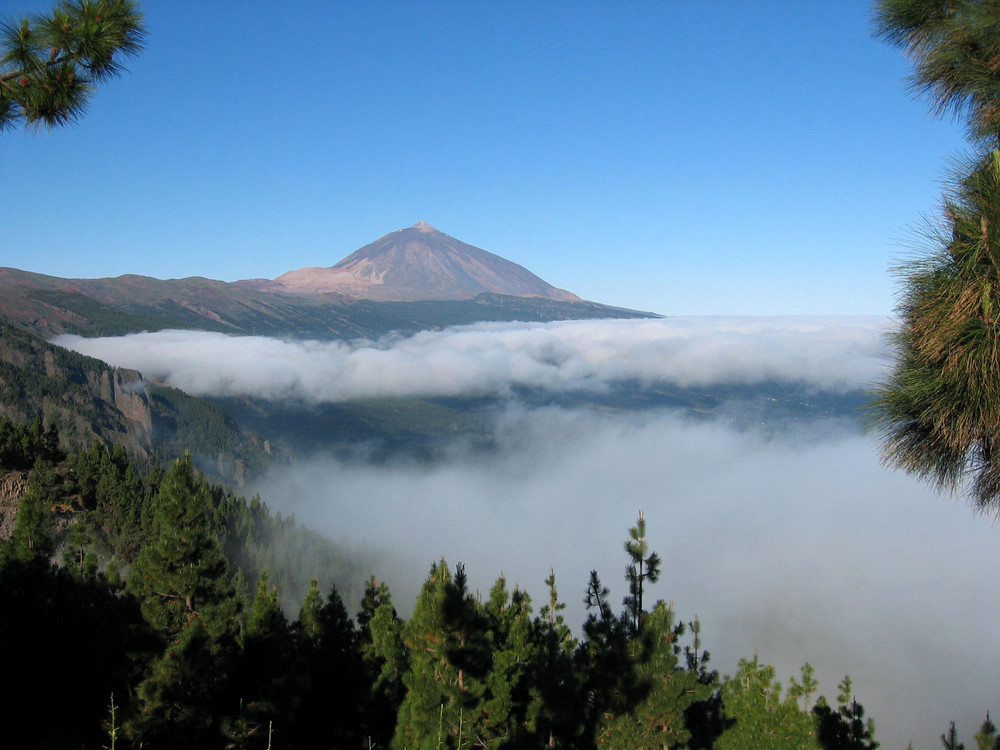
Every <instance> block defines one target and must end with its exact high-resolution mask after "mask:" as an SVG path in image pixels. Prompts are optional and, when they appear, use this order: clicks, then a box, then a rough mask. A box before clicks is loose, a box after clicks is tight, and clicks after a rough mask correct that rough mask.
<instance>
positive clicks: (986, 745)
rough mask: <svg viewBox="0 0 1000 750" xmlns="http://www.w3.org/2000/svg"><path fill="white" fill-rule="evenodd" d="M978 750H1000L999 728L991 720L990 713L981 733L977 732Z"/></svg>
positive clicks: (980, 729)
mask: <svg viewBox="0 0 1000 750" xmlns="http://www.w3.org/2000/svg"><path fill="white" fill-rule="evenodd" d="M976 750H1000V737H998V736H997V726H996V724H994V723H993V721H992V719H990V713H989V711H987V712H986V719H985V720H984V721H983V723H982V726H980V727H979V731H978V732H976Z"/></svg>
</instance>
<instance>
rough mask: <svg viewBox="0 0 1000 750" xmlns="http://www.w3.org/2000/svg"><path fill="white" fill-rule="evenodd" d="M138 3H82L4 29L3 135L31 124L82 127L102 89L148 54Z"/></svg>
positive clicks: (0, 49)
mask: <svg viewBox="0 0 1000 750" xmlns="http://www.w3.org/2000/svg"><path fill="white" fill-rule="evenodd" d="M144 33H145V32H144V29H143V26H142V15H141V14H140V13H139V10H138V7H137V5H136V4H135V3H134V2H132V0H75V1H72V2H71V1H69V0H66V1H64V2H60V3H59V4H58V5H56V7H55V10H53V11H51V12H49V13H46V14H39V15H36V16H32V17H30V18H22V19H19V20H17V21H6V22H4V23H2V24H0V131H2V130H4V129H5V128H13V127H14V126H15V124H16V123H17V122H18V121H19V120H21V119H23V120H24V121H25V122H27V123H28V124H29V125H31V124H35V123H38V124H45V125H47V126H49V127H53V126H56V125H65V124H66V123H69V122H72V121H74V120H76V119H77V118H78V117H79V116H80V115H81V114H82V112H83V110H84V109H85V108H86V105H87V101H88V100H89V99H90V96H91V94H92V93H93V91H94V84H96V83H98V82H101V81H104V80H107V79H108V78H112V77H114V76H117V75H120V74H121V73H122V72H123V70H124V68H123V67H122V64H121V58H122V57H123V56H128V55H135V54H138V52H139V51H140V50H141V49H142V38H143V35H144Z"/></svg>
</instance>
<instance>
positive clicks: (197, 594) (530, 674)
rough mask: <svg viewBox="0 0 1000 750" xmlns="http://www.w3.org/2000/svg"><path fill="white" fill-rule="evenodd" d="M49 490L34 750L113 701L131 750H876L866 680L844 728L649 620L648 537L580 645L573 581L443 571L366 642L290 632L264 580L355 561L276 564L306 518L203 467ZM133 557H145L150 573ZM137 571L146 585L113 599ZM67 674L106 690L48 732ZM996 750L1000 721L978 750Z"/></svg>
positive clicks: (17, 543)
mask: <svg viewBox="0 0 1000 750" xmlns="http://www.w3.org/2000/svg"><path fill="white" fill-rule="evenodd" d="M29 487H30V490H29V493H28V496H26V499H27V502H25V501H22V511H23V513H24V514H25V516H24V518H23V519H21V520H20V522H19V524H18V531H17V532H16V533H15V536H14V538H13V539H12V540H11V541H10V542H9V543H8V544H6V545H4V547H3V550H2V554H0V563H2V564H0V637H4V638H6V639H8V642H12V643H18V644H19V645H20V646H21V647H20V648H18V649H5V650H4V653H3V654H2V655H0V659H2V660H3V661H0V667H2V668H3V669H4V674H5V677H6V676H7V675H8V674H10V675H14V679H20V680H21V682H23V684H24V685H25V686H27V689H29V690H31V691H34V692H33V693H32V694H31V696H30V697H29V696H28V695H22V696H19V697H18V699H17V702H15V704H14V705H15V708H17V710H18V711H22V710H23V715H24V716H25V717H36V716H37V719H34V721H35V723H36V724H38V725H39V726H41V725H42V724H44V727H43V728H41V729H39V730H38V736H37V738H32V739H33V742H32V746H39V747H65V746H81V745H82V746H98V745H99V744H100V743H102V742H104V741H105V740H104V737H105V736H106V735H105V736H102V735H101V734H100V732H101V726H102V722H103V721H104V720H105V719H106V718H108V707H109V705H110V702H111V700H112V699H113V700H114V701H115V703H116V717H115V721H116V725H117V726H118V727H119V729H120V732H119V734H118V738H117V741H118V743H119V744H120V745H121V744H122V743H128V744H129V745H130V746H132V747H140V746H142V747H153V748H155V747H191V748H202V747H204V748H221V747H231V748H262V749H263V748H266V747H274V748H277V747H286V748H302V749H303V750H305V749H306V748H308V749H309V750H312V749H314V748H374V747H382V748H385V747H398V748H407V750H409V748H434V750H438V749H439V748H454V749H456V750H457V749H458V748H492V749H494V750H502V749H507V750H510V749H511V748H543V747H544V748H577V749H580V750H589V749H590V748H598V747H610V748H627V749H628V750H632V749H642V748H653V747H656V748H660V747H664V746H668V747H672V748H687V749H688V750H695V749H696V748H699V749H700V748H712V747H715V748H720V750H725V748H741V747H748V748H749V747H754V748H756V747H774V748H783V747H789V748H791V747H795V748H809V747H815V748H820V747H823V748H838V749H839V748H850V749H851V750H871V749H872V748H875V747H877V743H875V741H874V738H873V736H872V728H871V725H870V724H869V723H868V722H866V721H865V720H864V711H863V709H862V708H861V707H860V705H858V704H857V702H856V701H854V699H853V696H851V695H850V686H849V684H848V683H847V682H846V681H845V683H844V684H843V685H842V686H841V695H840V696H839V700H840V705H839V707H838V708H837V709H836V710H834V709H832V708H830V707H829V706H827V704H826V702H825V700H823V699H822V698H820V699H819V700H818V701H817V705H816V707H815V708H814V709H813V710H812V712H810V710H809V704H810V702H811V699H812V696H813V695H814V694H815V693H816V690H817V685H816V681H815V679H814V678H813V676H812V671H811V668H809V667H808V665H806V667H804V668H803V671H802V675H801V677H800V678H799V679H793V680H792V683H791V687H790V689H789V690H788V692H787V694H786V695H784V696H782V693H781V687H780V685H778V684H777V683H776V682H775V681H774V670H773V669H772V668H771V667H769V666H767V665H761V664H760V663H759V662H758V661H757V660H756V659H754V660H753V661H752V662H750V661H745V660H744V661H743V662H741V663H740V670H739V672H738V673H737V675H736V676H734V677H733V678H727V680H725V681H724V682H723V683H722V684H721V685H720V683H719V680H718V675H717V673H716V672H714V671H711V670H709V669H708V667H707V664H708V660H709V655H708V652H707V651H705V650H704V649H703V648H702V643H701V639H700V633H701V626H700V622H699V621H698V619H697V618H695V619H694V620H693V621H692V622H690V623H687V624H685V623H681V622H679V621H677V620H676V618H675V615H674V612H673V610H672V608H671V607H670V606H668V605H666V604H665V603H663V602H662V601H658V602H657V603H656V604H655V605H653V606H652V607H651V608H647V607H646V606H645V605H644V604H643V602H644V601H645V600H646V599H647V598H648V595H649V591H648V590H645V586H646V585H648V584H649V583H652V582H653V581H654V577H653V576H652V575H650V574H649V572H650V571H651V570H657V571H658V569H659V564H658V558H656V557H655V554H653V553H650V552H649V550H648V547H647V545H646V534H645V527H644V524H642V523H640V524H637V526H636V527H633V529H631V530H630V537H629V542H627V543H626V551H627V553H628V557H629V561H630V565H629V566H628V568H627V571H626V583H628V584H629V596H627V597H626V598H625V600H624V605H625V606H624V608H623V609H622V611H621V612H620V613H616V612H614V611H613V610H612V607H611V605H610V603H609V597H610V593H609V591H608V589H607V588H605V587H604V586H603V584H602V583H601V581H600V578H599V577H598V575H597V573H596V572H594V573H592V574H591V579H590V582H589V584H588V587H587V596H586V603H587V606H588V609H589V616H588V618H587V621H586V623H585V625H584V628H583V638H582V640H581V641H579V642H578V641H577V640H576V639H575V638H574V637H573V635H572V633H571V632H570V630H569V628H568V627H567V626H566V624H565V622H564V621H563V618H562V615H561V612H562V610H563V609H564V607H565V605H564V604H562V603H561V602H560V601H559V597H558V593H557V591H556V586H555V577H554V575H550V576H549V578H548V579H547V580H546V585H547V586H548V590H549V594H548V597H547V601H546V602H545V603H544V605H543V606H542V608H541V610H540V612H539V613H538V615H537V616H535V615H533V613H532V607H531V601H530V599H529V597H528V596H527V594H525V593H524V592H523V591H521V590H520V589H519V588H517V587H514V588H513V589H512V590H511V589H509V588H508V586H507V582H506V580H505V579H504V578H503V576H500V577H499V578H498V579H497V580H496V582H495V584H494V585H493V587H492V588H491V589H490V591H489V592H488V594H487V595H486V596H485V597H484V596H483V595H481V594H480V593H479V592H474V591H471V590H470V589H469V585H468V583H467V579H466V575H465V570H464V568H463V567H462V566H461V565H459V566H457V567H456V568H455V570H454V573H452V572H451V571H450V570H449V569H448V567H447V566H446V565H445V563H444V561H443V560H442V561H441V562H440V563H438V564H435V565H433V566H432V567H431V570H430V572H429V574H428V577H427V580H426V581H425V583H424V586H423V589H422V590H421V593H420V595H419V597H418V599H417V602H416V604H415V606H414V610H413V614H412V616H411V617H410V618H409V620H406V621H403V620H401V619H400V618H399V617H398V615H397V613H396V610H395V608H394V606H393V602H392V598H391V596H390V593H389V590H388V588H387V587H386V586H385V584H384V583H378V582H376V580H375V579H374V578H371V579H369V581H368V585H367V587H366V588H365V589H364V592H363V594H361V595H359V597H358V598H359V599H360V601H361V607H360V611H359V613H358V617H357V626H355V624H354V622H352V620H351V617H350V616H349V614H348V610H347V607H346V606H345V604H344V600H343V598H342V597H341V594H340V593H339V591H338V589H337V588H335V587H331V588H330V589H329V595H328V596H327V598H326V599H324V598H323V597H322V596H321V594H320V585H319V583H318V581H317V579H316V578H313V579H312V580H311V581H310V583H309V585H308V588H307V590H306V592H305V594H304V596H303V597H302V605H301V609H300V611H299V616H298V619H297V620H296V621H295V622H294V623H291V624H289V622H288V620H287V618H286V615H285V614H284V611H283V608H282V606H281V601H282V597H281V596H279V591H280V586H277V585H275V582H276V581H277V580H279V578H281V579H282V580H290V581H294V580H297V577H296V576H295V575H291V574H290V573H288V572H287V571H286V572H285V573H283V574H281V575H280V576H279V575H276V574H274V573H272V571H271V569H269V568H267V567H266V566H264V565H262V562H263V561H266V560H279V559H280V560H286V561H288V560H290V559H295V560H297V561H299V562H301V560H302V559H314V560H325V559H329V560H330V561H331V562H330V564H331V565H332V566H333V567H337V566H338V565H340V563H337V561H336V555H335V553H334V552H329V553H324V555H319V556H316V557H311V558H288V557H285V556H283V555H278V554H276V553H275V552H274V547H275V546H276V545H283V546H284V545H286V544H289V543H291V544H292V546H294V542H295V539H296V534H297V533H298V532H297V531H296V529H297V527H296V526H295V523H294V520H293V519H282V518H280V517H274V516H272V515H271V514H270V512H269V511H268V509H267V507H266V505H265V504H264V503H263V502H261V501H260V499H259V498H252V499H251V500H250V501H249V502H248V501H247V500H246V499H244V498H242V497H237V496H235V495H234V494H233V493H231V492H230V491H227V490H225V489H223V488H221V487H218V486H215V485H212V484H210V483H209V482H208V481H207V480H206V479H205V477H204V476H202V475H200V474H198V472H197V471H196V470H195V469H194V466H193V464H192V462H191V460H190V459H182V460H179V461H177V462H175V463H174V464H172V465H171V466H170V467H169V468H168V469H167V470H166V471H161V470H154V471H152V472H150V473H149V474H147V475H146V476H145V477H141V478H140V477H139V476H138V474H137V473H136V472H135V470H134V468H133V466H132V464H131V463H130V462H129V459H128V457H127V455H126V453H125V452H124V450H123V449H121V448H115V449H113V450H110V451H109V450H108V449H106V448H105V447H104V446H103V444H101V443H97V442H95V443H93V444H92V445H91V447H90V448H89V449H88V450H87V451H86V452H84V453H80V454H73V455H71V456H69V457H67V458H65V459H64V460H62V461H61V462H59V463H56V464H48V463H46V462H44V461H39V462H37V464H36V467H35V469H34V470H33V471H32V474H31V476H30V483H29ZM32 493H34V494H35V498H36V499H43V498H44V501H43V502H37V503H33V502H32V498H31V497H29V496H30V495H31V494H32ZM40 508H41V509H43V510H45V513H43V514H40V515H39V516H38V517H37V518H36V517H35V516H33V515H32V514H33V513H35V512H36V511H37V510H38V509H40ZM52 508H57V509H58V512H59V513H60V514H61V515H63V516H64V517H65V518H66V520H67V521H68V522H69V523H68V531H67V532H65V533H64V534H62V535H61V536H58V537H50V536H48V535H47V532H46V531H45V529H46V524H47V523H48V522H49V521H51V518H52V513H51V509H52ZM642 520H643V519H642V517H641V516H640V522H642ZM39 530H41V531H39ZM27 539H30V540H32V541H31V544H26V543H25V541H24V540H27ZM57 541H58V543H59V544H61V545H62V546H61V548H62V550H63V553H62V554H61V555H59V554H58V553H55V554H53V553H54V551H55V550H56V546H55V542H57ZM305 546H308V545H305ZM329 549H330V548H329V547H328V550H329ZM129 550H139V552H138V553H137V554H135V555H134V558H133V559H132V564H131V566H129V565H128V564H127V562H128V559H129ZM326 554H329V557H328V558H327V557H325V555H326ZM109 558H110V559H109ZM50 559H57V560H62V564H63V567H62V568H55V567H52V566H51V564H50V562H49V560H50ZM651 561H652V562H651ZM105 563H106V568H105V570H106V573H105V574H102V573H101V572H100V567H101V565H103V564H105ZM119 563H121V566H120V568H119ZM119 569H122V570H124V571H125V572H126V574H127V577H128V584H127V587H125V586H122V585H119V584H114V583H113V581H115V580H116V577H117V572H116V571H118V570H119ZM265 570H267V572H266V573H265V572H264V571H265ZM248 580H249V581H250V584H249V585H248V584H247V581H248ZM248 588H250V589H251V590H253V591H254V594H253V595H252V596H249V595H248V593H247V590H248ZM286 609H287V607H286ZM22 615H23V617H22ZM636 616H638V618H639V622H638V623H636V622H635V617H636ZM686 633H690V634H691V636H692V640H691V642H690V643H688V644H684V643H682V640H683V638H684V636H685V634H686ZM81 638H82V639H85V641H81V640H79V639H81ZM64 642H65V643H68V644H71V645H69V646H67V647H66V648H61V647H60V646H61V644H63V643H64ZM53 644H58V645H56V646H55V647H54V646H53ZM84 644H85V645H84ZM67 653H69V654H70V656H69V657H67ZM50 662H51V663H52V665H51V666H49V664H50ZM36 665H40V667H41V668H42V669H43V670H45V671H44V672H41V673H40V672H36V671H32V670H34V668H35V666H36ZM102 670H103V671H102ZM95 674H97V676H96V677H95V676H94V675H95ZM19 675H24V676H23V679H22V678H20V677H19ZM81 675H82V677H81ZM50 678H51V679H56V680H58V681H59V682H60V683H62V682H66V683H69V682H72V681H73V680H77V681H79V680H80V679H85V680H86V682H87V686H88V688H87V690H86V691H85V693H86V695H84V696H76V697H75V699H74V701H73V702H72V707H71V708H69V709H66V708H62V709H61V710H60V712H59V717H58V720H49V721H43V719H44V717H45V715H46V713H45V712H47V711H48V710H49V706H48V704H46V703H45V702H42V701H39V700H38V699H37V696H38V695H41V694H42V691H44V690H51V684H50V682H49V679H50ZM101 691H104V692H101ZM112 694H113V696H114V698H112ZM32 701H33V702H32ZM32 711H34V713H32ZM991 741H993V742H994V743H995V728H992V725H991V724H989V723H988V722H987V724H984V726H983V729H982V730H981V732H980V735H977V743H979V745H980V748H981V750H982V749H983V748H988V747H990V744H989V743H990V742H991ZM956 742H957V740H956ZM983 743H985V744H983ZM991 750H996V748H995V747H993V748H991Z"/></svg>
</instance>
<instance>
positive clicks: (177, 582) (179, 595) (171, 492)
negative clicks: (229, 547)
mask: <svg viewBox="0 0 1000 750" xmlns="http://www.w3.org/2000/svg"><path fill="white" fill-rule="evenodd" d="M211 507H212V506H211V495H210V490H209V487H208V485H207V484H206V483H205V481H204V479H202V478H200V477H199V476H197V475H196V474H195V472H194V469H193V468H192V466H191V462H190V460H187V459H181V460H179V461H176V462H175V463H174V464H173V465H172V466H171V467H170V469H169V470H168V471H167V472H166V474H164V476H163V481H162V482H161V484H160V490H159V493H158V494H157V497H156V499H155V500H154V503H153V518H152V524H151V527H150V538H149V541H148V543H147V544H146V546H145V547H143V549H142V551H141V552H140V553H139V556H138V557H137V558H136V560H135V564H134V565H133V568H132V574H131V576H130V577H129V588H130V589H131V591H132V592H133V593H134V594H135V595H136V596H137V597H139V599H140V601H141V602H142V608H143V613H144V615H145V616H146V619H147V620H148V621H149V622H150V623H151V624H152V625H153V626H154V627H155V628H156V629H157V630H159V631H160V632H162V633H164V635H166V636H167V637H170V638H173V637H175V636H176V635H177V634H178V633H179V632H180V631H181V630H182V629H183V628H184V626H185V625H187V624H189V623H190V622H191V621H193V620H195V619H198V617H199V615H200V614H201V613H202V612H203V610H205V609H206V608H207V609H209V610H211V608H212V607H213V606H214V605H217V604H219V603H221V602H223V601H225V600H227V599H229V598H231V597H232V596H233V593H234V592H233V589H232V584H231V582H230V572H229V565H228V563H227V561H226V558H225V556H224V555H223V552H222V545H221V544H220V543H219V540H218V538H217V537H216V536H215V535H213V534H212V533H211V532H210V531H209V513H210V511H211Z"/></svg>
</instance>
